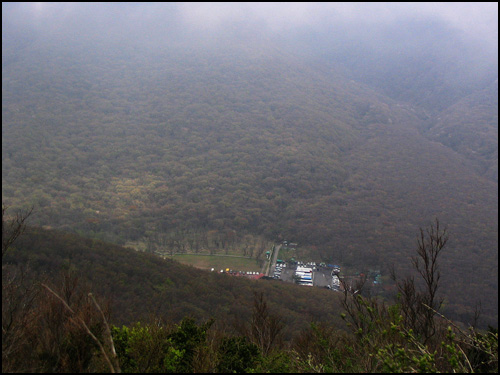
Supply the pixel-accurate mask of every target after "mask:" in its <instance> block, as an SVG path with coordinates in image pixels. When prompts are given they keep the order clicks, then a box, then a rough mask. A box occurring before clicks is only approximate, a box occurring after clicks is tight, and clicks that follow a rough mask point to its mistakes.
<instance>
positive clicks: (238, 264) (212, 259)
mask: <svg viewBox="0 0 500 375" xmlns="http://www.w3.org/2000/svg"><path fill="white" fill-rule="evenodd" d="M166 258H170V259H173V260H176V261H178V262H179V263H183V264H189V265H191V266H193V267H196V268H202V269H211V268H214V269H215V270H216V271H220V270H226V268H229V269H231V270H234V271H257V272H260V270H261V266H260V263H259V262H258V261H257V260H255V259H249V258H237V257H230V256H224V255H196V254H178V255H172V256H170V255H168V256H166Z"/></svg>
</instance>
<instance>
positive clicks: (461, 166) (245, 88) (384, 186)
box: [2, 39, 498, 320]
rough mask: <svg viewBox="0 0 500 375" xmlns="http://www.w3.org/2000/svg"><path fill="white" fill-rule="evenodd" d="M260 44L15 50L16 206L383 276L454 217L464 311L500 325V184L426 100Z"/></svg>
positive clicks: (85, 227)
mask: <svg viewBox="0 0 500 375" xmlns="http://www.w3.org/2000/svg"><path fill="white" fill-rule="evenodd" d="M260 42H261V41H259V43H252V39H250V40H249V41H247V42H246V43H244V44H239V43H234V42H232V41H231V40H230V39H229V40H225V41H224V42H221V43H215V44H211V45H209V46H199V45H197V46H195V47H192V48H189V45H177V44H169V43H166V44H165V45H161V46H160V47H158V46H155V48H151V47H150V46H148V45H140V44H134V43H130V44H121V47H122V48H120V45H119V46H115V45H114V44H113V43H109V44H105V43H104V44H100V43H95V44H90V43H87V42H85V41H83V42H82V41H80V42H78V43H68V42H67V41H63V42H62V43H58V42H53V41H52V42H50V41H42V40H38V41H30V40H29V39H28V40H27V42H26V43H25V44H23V45H22V46H21V47H20V48H17V46H13V45H9V44H6V46H5V47H3V51H2V52H3V57H2V94H3V95H2V124H3V126H2V182H3V183H2V198H3V201H4V203H6V204H8V205H10V206H12V207H13V208H16V207H27V206H31V205H34V206H35V214H34V215H33V222H34V223H35V224H39V225H47V226H51V227H55V228H59V229H65V230H72V231H78V232H80V233H82V234H85V235H87V236H91V237H92V236H96V237H99V238H105V239H110V240H112V241H114V242H117V243H124V242H126V241H127V240H140V241H145V240H147V239H148V238H153V237H154V236H157V235H158V233H160V234H164V235H169V234H170V233H173V232H179V231H181V232H182V231H185V232H184V233H189V231H191V232H193V231H197V232H206V231H226V230H235V231H236V233H238V235H241V234H243V233H253V234H259V235H260V234H264V235H266V236H267V238H269V239H270V240H282V239H284V238H286V239H290V240H294V241H297V242H299V243H300V244H301V245H304V246H310V247H311V248H312V249H313V251H314V252H315V254H316V256H317V257H318V258H321V259H324V260H328V261H337V262H342V264H345V265H348V266H353V267H358V268H363V267H366V268H368V267H378V268H383V269H386V267H388V266H389V265H390V264H392V263H395V264H401V265H403V264H408V262H407V259H408V257H409V255H410V254H411V253H412V251H413V249H414V245H415V238H416V233H417V230H418V228H419V227H425V226H426V225H427V224H428V223H429V222H430V221H432V220H433V218H434V217H439V219H440V220H441V222H442V223H443V224H445V225H448V227H449V232H450V237H451V241H450V244H449V246H448V247H449V249H448V254H447V255H446V256H445V257H443V264H442V269H443V278H444V281H445V290H446V291H447V296H448V298H449V305H448V306H449V308H450V310H454V311H455V312H456V313H458V314H460V313H462V312H463V313H464V314H465V313H466V312H467V311H468V310H467V309H468V308H469V307H470V306H473V305H474V303H475V299H476V298H477V299H479V298H480V299H482V301H483V307H484V310H485V312H486V315H487V316H488V319H491V320H495V319H497V318H496V306H497V277H498V276H497V268H496V264H497V259H498V254H497V250H498V231H497V227H498V218H497V214H498V208H497V206H498V197H497V195H496V194H495V192H496V191H497V187H498V185H497V182H496V181H493V180H492V179H488V178H485V177H483V176H481V175H479V174H478V173H477V170H476V166H475V165H474V163H473V162H471V161H470V160H468V159H467V158H465V157H464V156H463V155H462V154H460V153H458V152H455V151H453V150H452V149H450V148H449V147H446V146H445V145H443V144H442V143H439V142H433V141H430V140H429V139H427V138H426V137H424V136H423V135H422V133H421V130H422V128H425V126H426V125H428V120H429V118H428V116H427V115H426V114H425V112H423V111H422V110H421V109H419V108H418V107H415V106H412V105H410V104H406V103H398V102H396V101H394V100H393V99H389V98H387V97H385V96H383V95H382V94H379V93H376V91H374V90H373V89H370V88H369V87H367V86H365V85H363V84H360V83H357V82H354V81H351V80H350V79H347V78H345V77H343V76H342V75H341V74H340V73H339V72H337V73H335V72H334V73H333V74H332V72H331V70H330V71H329V73H328V74H323V72H322V70H321V69H319V70H318V69H314V68H313V67H312V66H310V65H309V64H308V63H307V62H306V61H305V60H302V59H300V58H296V57H295V56H294V55H293V54H291V53H288V52H284V51H282V50H281V49H280V48H278V47H277V46H275V45H273V44H272V43H271V42H269V43H268V44H262V43H260ZM461 108H463V107H461ZM438 128H439V125H436V129H438ZM436 129H434V130H436ZM450 146H452V145H450ZM488 157H490V156H488ZM488 173H489V174H488V175H491V173H490V172H488ZM318 260H319V259H318ZM471 272H473V273H474V274H475V275H480V276H478V277H477V278H470V277H469V276H467V277H465V276H464V275H470V273H471Z"/></svg>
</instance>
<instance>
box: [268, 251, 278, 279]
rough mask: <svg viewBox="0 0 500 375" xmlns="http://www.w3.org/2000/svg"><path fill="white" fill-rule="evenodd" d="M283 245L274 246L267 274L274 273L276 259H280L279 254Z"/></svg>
mask: <svg viewBox="0 0 500 375" xmlns="http://www.w3.org/2000/svg"><path fill="white" fill-rule="evenodd" d="M280 249H281V245H276V246H274V251H273V254H272V257H271V263H270V265H269V268H268V269H267V273H266V276H269V275H274V269H275V268H276V260H278V254H279V252H280Z"/></svg>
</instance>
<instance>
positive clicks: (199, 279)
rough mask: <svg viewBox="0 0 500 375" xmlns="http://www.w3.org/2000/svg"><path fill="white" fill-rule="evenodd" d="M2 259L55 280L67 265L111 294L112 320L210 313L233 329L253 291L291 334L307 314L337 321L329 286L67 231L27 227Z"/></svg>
mask: <svg viewBox="0 0 500 375" xmlns="http://www.w3.org/2000/svg"><path fill="white" fill-rule="evenodd" d="M4 264H10V265H23V266H26V265H29V268H30V269H31V271H32V277H34V278H35V280H41V279H42V278H48V279H49V280H57V279H58V278H59V277H60V275H61V273H62V272H64V271H65V270H67V269H68V268H71V269H72V270H73V271H74V272H75V275H76V276H77V277H78V279H79V281H78V283H79V284H81V285H84V286H85V287H86V288H87V289H88V290H90V291H92V292H93V293H95V294H96V295H98V296H101V297H104V298H106V299H107V300H109V301H110V303H111V306H110V309H111V318H112V323H113V324H115V325H121V324H132V323H134V322H136V321H148V320H149V319H150V318H152V317H153V318H154V317H156V318H162V319H165V320H166V321H173V322H177V321H180V320H181V319H182V318H184V317H186V316H191V317H194V318H195V319H197V320H200V321H202V320H206V319H209V318H211V317H212V318H215V319H216V320H217V321H218V324H221V325H222V326H224V325H226V326H227V329H232V328H234V327H233V326H232V325H233V324H234V323H240V324H241V323H243V322H246V321H247V320H248V319H249V318H250V316H251V313H252V303H253V298H254V292H257V293H260V292H263V293H264V295H265V297H266V299H267V300H268V304H269V307H270V309H271V310H272V311H273V312H274V313H277V314H278V315H280V316H282V317H283V318H284V322H285V323H286V327H287V328H286V331H287V332H286V337H287V338H288V339H290V338H291V337H292V336H293V335H295V334H297V333H298V332H300V331H301V330H302V329H305V328H307V327H308V325H309V323H310V322H311V321H323V322H329V323H330V324H336V325H338V326H339V327H340V326H342V323H341V321H340V319H339V315H340V305H339V301H338V299H337V298H336V297H338V295H337V294H335V293H333V292H331V291H328V290H325V289H319V288H314V290H311V289H310V288H305V287H300V286H296V285H292V284H286V283H283V282H278V281H267V280H248V279H245V278H243V277H236V276H229V275H226V274H219V273H217V272H209V271H202V270H199V269H196V268H193V267H190V266H185V265H181V264H179V263H177V262H175V261H170V260H163V259H161V258H159V257H157V256H154V255H150V254H146V253H140V252H137V251H134V250H131V249H127V248H123V247H120V246H116V245H113V244H109V243H105V242H102V241H98V240H91V239H86V238H83V237H80V236H78V235H74V234H69V233H64V232H58V231H53V230H43V229H40V228H28V229H27V230H26V232H25V233H24V234H23V236H21V237H20V238H19V239H18V240H17V242H16V244H15V246H14V248H13V249H12V250H11V251H9V252H8V253H7V256H6V257H5V259H4ZM6 267H8V266H6Z"/></svg>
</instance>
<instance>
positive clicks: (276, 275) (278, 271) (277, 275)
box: [273, 263, 286, 279]
mask: <svg viewBox="0 0 500 375" xmlns="http://www.w3.org/2000/svg"><path fill="white" fill-rule="evenodd" d="M283 267H286V264H283V263H278V264H276V267H275V268H274V275H273V278H274V279H279V278H281V270H282V268H283Z"/></svg>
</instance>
